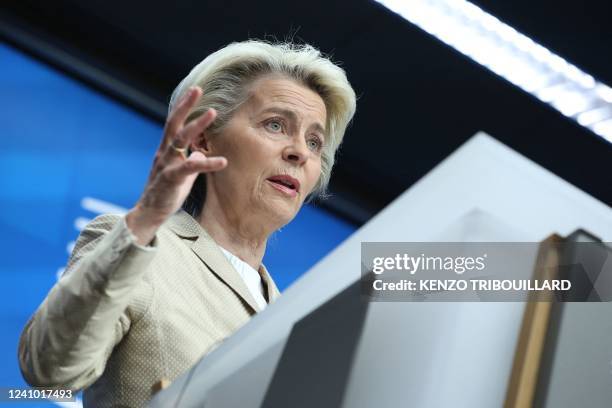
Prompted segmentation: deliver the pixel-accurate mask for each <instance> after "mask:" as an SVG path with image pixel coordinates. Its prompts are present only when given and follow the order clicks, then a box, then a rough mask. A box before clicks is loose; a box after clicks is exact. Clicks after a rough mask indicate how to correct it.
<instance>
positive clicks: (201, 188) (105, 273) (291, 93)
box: [19, 41, 355, 406]
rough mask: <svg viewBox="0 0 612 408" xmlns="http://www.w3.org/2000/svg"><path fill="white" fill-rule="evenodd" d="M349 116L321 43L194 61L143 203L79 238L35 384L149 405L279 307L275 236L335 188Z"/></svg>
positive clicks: (31, 347)
mask: <svg viewBox="0 0 612 408" xmlns="http://www.w3.org/2000/svg"><path fill="white" fill-rule="evenodd" d="M354 111H355V94H354V92H353V90H352V88H351V86H350V84H349V83H348V81H347V79H346V76H345V74H344V71H343V70H342V69H340V68H339V67H337V66H335V65H334V64H333V63H331V62H330V61H329V60H327V59H326V58H323V57H321V56H320V54H319V52H318V51H317V50H315V49H314V48H312V47H311V46H307V45H306V46H297V45H293V44H268V43H265V42H260V41H246V42H242V43H233V44H231V45H229V46H227V47H225V48H223V49H221V50H219V51H217V52H215V53H213V54H211V55H210V56H208V57H207V58H206V59H205V60H204V61H202V62H201V63H200V64H198V65H197V66H196V67H195V68H194V69H193V70H192V71H191V72H190V73H189V75H188V76H187V77H186V78H185V79H184V80H183V81H182V82H181V83H180V84H179V86H178V87H177V88H176V90H175V91H174V93H173V95H172V98H171V101H170V109H169V112H170V113H169V115H168V120H167V122H166V126H165V129H164V135H163V138H162V141H161V144H160V146H159V148H158V150H157V152H156V155H155V160H154V163H153V167H152V170H151V173H150V176H149V179H148V181H147V184H146V186H145V188H144V192H143V194H142V196H141V198H140V199H139V200H138V202H137V203H136V204H135V206H134V207H133V208H132V209H131V210H130V211H129V212H128V214H127V215H126V216H125V217H121V216H117V215H104V216H100V217H98V218H96V219H95V220H93V221H92V222H91V223H90V224H89V225H88V226H87V227H86V228H85V229H84V230H83V232H82V233H81V235H80V236H79V239H78V241H77V243H76V246H75V248H74V251H73V253H72V256H71V258H70V260H69V263H68V266H67V268H66V272H65V274H64V276H63V277H62V278H61V279H60V281H59V282H58V283H57V284H56V285H55V286H54V287H53V288H52V289H51V291H50V293H49V294H48V296H47V298H46V299H45V300H44V302H43V303H42V305H41V306H40V307H39V309H38V310H37V311H36V313H35V314H34V316H33V317H32V318H31V319H30V321H29V322H28V324H27V325H26V327H25V328H24V330H23V333H22V335H21V339H20V344H19V362H20V367H21V370H22V373H23V375H24V377H25V379H26V380H27V381H28V383H30V384H31V385H33V386H43V387H61V388H72V389H83V388H85V392H84V403H85V405H91V406H94V405H95V406H117V405H121V406H142V405H144V404H145V403H146V401H148V400H149V399H150V398H151V397H152V394H153V392H154V389H155V388H156V386H157V385H159V383H160V381H162V380H169V381H172V380H174V379H175V378H176V377H178V376H179V375H180V374H182V373H183V372H185V371H186V370H187V369H189V368H190V367H191V366H192V365H193V364H194V363H196V362H197V361H198V360H199V359H200V358H201V357H202V356H203V355H205V354H207V353H209V352H210V351H212V349H213V348H214V347H216V346H217V345H218V344H219V343H220V342H222V341H223V339H225V338H226V337H227V336H229V335H231V334H232V333H233V332H234V331H236V330H237V329H238V328H239V327H241V326H242V325H243V324H245V323H246V322H247V321H248V320H249V318H250V317H251V316H252V315H253V314H255V313H257V312H258V311H260V310H261V309H262V308H264V307H265V306H266V304H268V303H269V302H272V301H274V299H275V298H277V297H278V296H279V292H278V289H277V288H276V285H275V284H274V282H273V280H272V278H271V277H270V275H269V274H268V272H267V270H266V268H265V267H264V266H263V264H262V263H261V262H262V258H263V255H264V252H265V248H266V242H267V239H268V237H269V236H270V234H271V233H272V232H274V231H275V230H277V229H278V228H280V227H282V226H283V225H285V224H287V223H288V222H289V221H291V220H292V219H293V217H295V215H296V214H297V212H298V211H299V209H300V207H301V206H302V204H303V203H304V201H305V200H306V199H307V198H309V197H312V196H314V195H317V194H321V193H322V192H323V191H324V190H325V187H326V185H327V182H328V180H329V177H330V172H331V168H332V166H333V161H334V154H335V151H336V149H337V148H338V146H339V144H340V142H341V140H342V137H343V134H344V131H345V129H346V126H347V124H348V122H349V121H350V119H351V118H352V116H353V114H354ZM196 179H197V181H196ZM181 206H182V207H183V208H184V209H181Z"/></svg>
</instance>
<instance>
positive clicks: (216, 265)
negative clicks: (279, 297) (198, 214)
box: [168, 210, 278, 313]
mask: <svg viewBox="0 0 612 408" xmlns="http://www.w3.org/2000/svg"><path fill="white" fill-rule="evenodd" d="M168 227H169V228H170V229H171V230H172V231H174V232H175V233H176V234H177V235H178V236H180V237H183V238H189V239H191V240H192V241H193V243H192V244H191V250H192V251H193V252H194V253H195V254H196V255H197V256H198V258H200V260H201V261H202V262H204V263H205V264H206V266H208V268H209V269H210V270H211V271H212V272H213V273H215V274H216V275H217V276H218V277H219V278H220V279H221V280H223V281H224V282H225V283H226V284H227V285H228V286H229V287H230V288H231V289H232V290H233V291H234V292H235V293H236V294H237V295H238V296H239V297H240V298H241V299H242V300H243V301H244V302H245V303H246V304H247V305H249V306H250V307H251V309H252V312H253V313H255V312H259V311H260V310H261V309H260V308H259V306H258V305H257V302H256V301H255V299H254V298H253V296H252V295H251V292H250V291H249V288H248V287H247V285H246V283H245V282H244V280H243V279H242V277H241V276H240V274H238V272H237V271H236V270H235V269H234V267H233V266H232V264H231V263H230V262H229V261H228V260H227V258H226V257H225V255H224V254H223V252H221V249H219V246H218V245H217V243H216V242H215V241H214V240H213V239H212V238H211V237H210V235H208V233H207V232H206V231H205V230H204V228H202V227H201V226H200V224H199V223H198V222H197V221H196V220H194V219H193V217H191V216H190V215H189V214H187V213H186V212H185V211H183V210H180V211H179V212H177V213H176V214H174V215H173V216H172V217H170V219H169V220H168ZM266 274H267V271H266ZM267 276H268V277H269V275H267ZM266 286H267V287H270V285H269V284H268V283H267V282H266ZM274 288H275V289H276V287H275V286H274ZM276 291H277V292H278V289H276Z"/></svg>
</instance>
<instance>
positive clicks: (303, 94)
mask: <svg viewBox="0 0 612 408" xmlns="http://www.w3.org/2000/svg"><path fill="white" fill-rule="evenodd" d="M249 91H250V92H249V99H248V101H247V104H248V105H250V108H251V110H252V111H253V112H254V113H255V114H256V113H258V112H261V111H263V110H265V109H267V108H269V107H271V106H278V107H283V108H286V109H290V110H292V111H295V113H297V114H299V115H300V116H301V117H303V118H308V119H310V120H316V121H319V122H321V124H322V125H324V124H325V119H326V114H327V110H326V108H325V103H324V102H323V99H322V98H321V96H320V95H319V94H318V93H316V92H315V91H313V90H312V89H310V88H307V87H306V86H304V85H302V84H300V83H298V82H296V81H294V80H291V79H286V78H278V77H264V78H260V79H258V80H256V81H255V82H253V84H252V85H251V87H250V90H249Z"/></svg>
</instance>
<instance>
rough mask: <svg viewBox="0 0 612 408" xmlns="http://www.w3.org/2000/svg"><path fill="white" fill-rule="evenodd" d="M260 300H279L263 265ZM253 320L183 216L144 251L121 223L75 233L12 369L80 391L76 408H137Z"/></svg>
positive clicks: (233, 276) (113, 218)
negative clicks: (161, 384)
mask: <svg viewBox="0 0 612 408" xmlns="http://www.w3.org/2000/svg"><path fill="white" fill-rule="evenodd" d="M259 272H260V274H261V275H262V278H263V281H264V286H265V288H266V290H267V298H268V299H269V301H274V300H275V299H276V298H278V296H279V295H280V294H279V291H278V289H277V287H276V285H275V284H274V281H273V280H272V277H271V276H270V275H269V273H268V271H267V270H266V268H265V267H264V266H263V265H262V266H261V268H260V270H259ZM258 311H259V308H258V306H257V303H256V302H255V299H253V297H252V295H251V294H250V292H249V290H248V288H247V286H246V284H245V283H244V281H243V280H242V278H241V276H240V275H239V274H238V272H237V271H236V270H235V269H234V268H233V267H232V265H231V264H230V263H229V261H228V260H227V258H226V257H225V255H224V254H223V253H222V252H221V250H220V249H219V247H218V246H217V244H216V243H215V242H214V241H213V240H212V238H211V237H210V236H209V235H208V234H207V233H206V231H204V229H203V228H202V227H201V226H200V225H199V224H198V223H197V222H196V221H195V220H194V219H193V218H192V217H191V216H190V215H188V214H187V213H186V212H184V211H180V212H178V213H177V214H175V215H173V216H172V217H171V218H170V219H169V220H168V222H166V223H165V224H164V225H163V226H162V227H161V228H160V229H159V230H158V232H157V234H156V237H155V239H154V240H153V242H152V243H151V245H150V246H149V247H142V246H140V245H137V244H136V243H135V238H134V236H133V235H132V234H131V232H130V231H129V229H128V228H127V226H126V224H125V219H124V217H121V216H118V215H103V216H100V217H97V218H96V219H95V220H93V221H92V222H91V223H90V224H89V225H87V227H86V228H85V229H84V230H83V231H82V232H81V235H80V236H79V239H78V240H77V243H76V245H75V248H74V250H73V252H72V256H71V258H70V260H69V263H68V266H67V269H66V272H65V273H64V275H63V277H62V278H61V279H60V280H59V281H58V282H57V284H56V285H55V286H54V287H53V288H52V289H51V291H50V292H49V294H48V295H47V298H46V299H45V300H44V302H43V303H42V304H41V305H40V307H39V308H38V310H37V311H36V313H35V314H34V315H33V316H32V318H31V319H30V320H29V322H28V323H27V325H26V327H25V328H24V330H23V332H22V334H21V338H20V341H19V364H20V368H21V371H22V374H23V376H24V378H25V379H26V381H27V382H28V383H30V384H31V385H32V386H44V387H63V388H71V389H83V388H85V391H84V394H83V395H84V404H85V406H95V407H110V406H130V407H139V406H143V405H145V404H146V402H147V401H148V400H149V399H150V398H151V397H152V394H153V387H154V385H155V384H156V383H158V382H159V381H160V380H162V379H168V380H170V381H172V380H174V379H175V378H176V377H178V376H179V375H180V374H182V373H183V372H185V371H186V370H187V369H189V368H190V367H191V366H192V365H193V364H195V363H196V362H197V361H198V360H199V359H200V358H201V357H202V356H203V355H205V354H207V353H209V352H210V351H212V350H213V349H214V348H215V347H217V346H218V345H219V344H220V343H221V342H223V340H224V339H225V338H227V337H228V336H230V335H231V334H232V333H234V332H235V331H236V330H238V328H240V327H241V326H242V325H244V324H245V323H246V322H247V321H248V320H249V319H250V318H251V316H253V315H254V314H255V313H257V312H258Z"/></svg>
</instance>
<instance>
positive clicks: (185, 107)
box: [164, 86, 202, 139]
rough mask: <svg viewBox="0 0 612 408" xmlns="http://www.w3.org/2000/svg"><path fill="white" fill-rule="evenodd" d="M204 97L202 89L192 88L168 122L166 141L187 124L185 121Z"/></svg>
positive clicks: (165, 133)
mask: <svg viewBox="0 0 612 408" xmlns="http://www.w3.org/2000/svg"><path fill="white" fill-rule="evenodd" d="M200 96H202V89H201V88H199V87H197V86H196V87H192V88H190V89H189V90H188V91H187V94H186V95H185V97H183V99H182V100H181V101H180V102H179V104H178V105H177V106H176V108H175V109H173V110H172V112H171V113H170V115H169V116H168V121H167V122H166V129H165V132H164V139H171V138H172V137H174V136H175V135H176V134H177V133H178V131H179V130H180V129H181V127H182V126H183V123H185V119H187V116H188V115H189V111H190V110H191V108H193V106H194V105H195V103H196V101H197V100H198V99H199V98H200Z"/></svg>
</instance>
